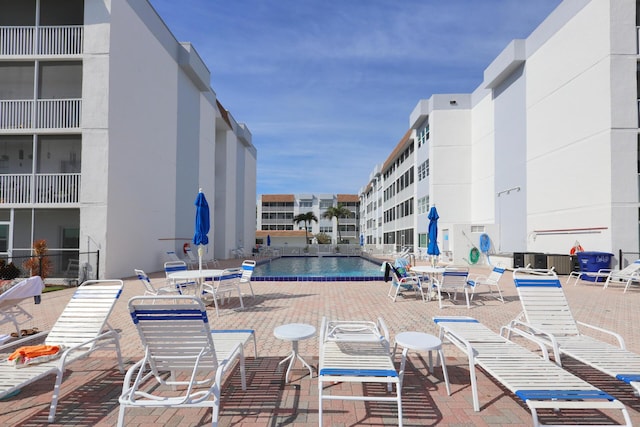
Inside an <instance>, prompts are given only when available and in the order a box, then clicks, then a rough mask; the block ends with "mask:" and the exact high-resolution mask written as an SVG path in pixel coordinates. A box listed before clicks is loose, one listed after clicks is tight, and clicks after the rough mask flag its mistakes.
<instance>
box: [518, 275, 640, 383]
mask: <svg viewBox="0 0 640 427" xmlns="http://www.w3.org/2000/svg"><path fill="white" fill-rule="evenodd" d="M513 279H514V282H515V285H516V290H517V291H518V295H519V297H520V302H521V303H522V309H523V311H522V313H521V314H520V316H518V318H516V319H514V320H512V321H511V322H510V324H509V326H510V328H511V329H512V330H513V329H517V330H518V331H520V333H521V334H522V335H524V336H526V337H529V338H532V339H536V340H539V341H542V342H544V343H545V344H546V345H547V346H549V347H550V348H552V349H553V355H554V360H555V362H556V363H557V364H558V365H560V366H562V360H561V356H562V355H566V356H569V357H572V358H574V359H576V360H578V361H579V362H582V363H584V364H586V365H588V366H591V367H593V368H595V369H597V370H599V371H601V372H603V373H605V374H607V375H610V376H612V377H614V378H617V379H619V380H622V381H624V382H626V383H628V384H629V385H631V386H632V387H633V388H634V389H635V393H636V394H640V355H638V354H636V353H632V352H630V351H628V350H627V349H626V347H625V343H624V339H623V338H622V336H620V335H619V334H617V333H615V332H613V331H609V330H606V329H603V328H600V327H597V326H594V325H590V324H588V323H583V322H579V321H576V320H575V319H574V317H573V315H572V314H571V309H570V307H569V304H568V302H567V299H566V296H565V294H564V291H563V289H562V285H561V284H560V280H559V279H558V276H556V275H555V273H549V274H547V275H539V274H529V272H528V271H527V270H525V269H516V270H515V271H514V272H513ZM578 326H581V327H583V328H588V329H592V330H594V331H597V332H598V333H604V334H607V335H608V336H610V337H612V339H615V340H616V341H617V343H618V344H617V345H613V344H609V343H607V342H605V341H602V340H600V339H597V338H593V337H591V336H589V335H585V334H583V333H582V332H581V331H580V329H579V328H578Z"/></svg>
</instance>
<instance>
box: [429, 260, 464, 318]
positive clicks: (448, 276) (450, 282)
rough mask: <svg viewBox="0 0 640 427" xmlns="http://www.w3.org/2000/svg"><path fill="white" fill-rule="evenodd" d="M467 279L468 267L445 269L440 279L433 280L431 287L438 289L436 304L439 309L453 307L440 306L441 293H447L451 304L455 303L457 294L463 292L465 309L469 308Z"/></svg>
mask: <svg viewBox="0 0 640 427" xmlns="http://www.w3.org/2000/svg"><path fill="white" fill-rule="evenodd" d="M468 278H469V268H468V267H446V268H445V269H444V272H443V273H442V277H441V278H440V279H435V278H434V279H433V286H435V287H436V289H438V304H439V306H440V308H444V307H451V306H453V305H449V306H445V305H443V304H442V301H443V296H442V294H443V293H447V294H448V295H449V300H450V301H452V302H453V301H455V299H456V297H457V295H458V292H464V296H465V299H466V300H467V308H471V304H470V302H469V288H470V287H471V286H469V284H468V283H467V279H468Z"/></svg>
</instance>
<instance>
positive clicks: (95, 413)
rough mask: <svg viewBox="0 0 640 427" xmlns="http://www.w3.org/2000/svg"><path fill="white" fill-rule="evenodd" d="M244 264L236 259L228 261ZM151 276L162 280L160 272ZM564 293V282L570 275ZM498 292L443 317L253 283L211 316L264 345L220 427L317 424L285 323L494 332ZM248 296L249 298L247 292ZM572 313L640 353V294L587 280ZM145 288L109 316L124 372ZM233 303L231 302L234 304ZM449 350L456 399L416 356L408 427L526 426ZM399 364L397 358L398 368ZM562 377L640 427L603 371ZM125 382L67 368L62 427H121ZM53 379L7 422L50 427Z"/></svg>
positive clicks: (307, 352)
mask: <svg viewBox="0 0 640 427" xmlns="http://www.w3.org/2000/svg"><path fill="white" fill-rule="evenodd" d="M226 264H227V265H239V264H240V260H229V261H226ZM486 272H488V268H487V267H474V268H473V269H472V276H473V275H474V274H480V273H486ZM152 279H153V280H154V282H155V281H158V283H159V284H160V283H163V282H164V279H163V275H162V274H160V273H156V274H153V275H152ZM562 280H563V284H564V278H562ZM501 286H502V290H503V293H504V295H505V299H506V303H505V304H502V303H501V302H500V301H498V300H496V299H493V298H489V297H488V294H486V295H485V294H480V295H476V298H475V299H474V304H473V308H472V309H471V310H467V309H466V307H464V305H463V304H461V305H460V306H459V307H454V308H445V309H443V310H440V309H439V308H438V303H437V301H431V302H427V303H425V302H422V301H419V300H417V299H416V298H414V296H413V294H409V295H407V296H405V297H401V298H399V299H398V301H397V302H395V303H393V302H392V301H391V300H390V299H389V298H388V297H387V289H388V284H386V283H384V282H253V289H254V291H255V293H256V296H255V298H251V296H250V295H249V296H245V310H238V309H237V307H238V305H237V304H236V303H235V302H234V301H233V300H232V301H231V305H227V306H223V308H222V310H221V314H220V317H216V315H215V310H214V309H213V308H211V316H210V322H211V324H212V328H215V329H227V328H229V329H230V328H252V329H255V330H256V334H257V338H258V353H259V354H258V357H257V358H255V357H254V354H253V350H252V347H248V349H247V355H248V356H249V357H248V359H247V373H248V388H247V391H242V389H241V387H240V379H239V374H238V373H237V371H236V372H234V373H233V374H232V375H230V376H228V377H226V379H225V384H224V386H223V398H222V409H221V413H220V426H284V425H292V426H317V424H318V389H317V381H316V378H315V372H314V378H309V372H308V370H306V369H305V368H304V367H303V366H302V365H301V364H300V363H298V364H296V366H295V369H294V370H293V371H292V374H291V382H290V383H285V381H284V376H285V372H284V370H279V369H278V362H279V361H280V360H281V359H282V358H284V357H285V356H286V355H288V354H289V353H290V351H291V343H290V342H289V341H283V340H278V339H276V338H275V337H274V336H273V329H274V328H275V327H276V326H278V325H282V324H285V323H292V322H297V323H309V324H312V325H314V326H316V327H319V325H320V320H321V318H322V316H327V317H328V318H334V319H353V320H355V319H358V320H370V319H371V320H373V319H375V318H376V317H378V316H381V317H382V318H383V319H384V320H385V322H386V323H387V325H388V327H389V329H390V333H391V338H392V339H393V336H394V335H395V334H397V333H399V332H403V331H412V330H413V331H422V332H427V333H431V334H437V332H436V328H435V325H434V324H433V322H432V321H431V318H432V317H433V316H436V315H469V316H473V317H475V318H477V319H479V320H480V321H482V322H483V323H484V324H486V325H487V326H489V327H490V328H492V329H493V330H496V331H497V330H499V328H500V327H501V326H503V325H505V324H506V323H508V322H509V320H511V319H513V318H514V317H515V316H516V315H517V314H518V313H519V312H520V303H519V301H518V298H517V296H516V291H515V288H514V286H513V281H512V278H511V274H510V273H509V272H508V273H505V275H504V276H503V278H502V281H501ZM245 291H247V289H245ZM565 291H566V293H567V296H568V299H569V302H570V304H571V306H572V311H573V313H574V316H575V317H576V318H577V319H578V320H582V321H585V322H588V323H592V324H596V325H600V326H602V327H605V328H609V329H613V330H615V331H617V332H619V333H620V334H621V335H622V336H623V337H624V338H625V340H626V344H627V347H628V348H629V349H630V350H632V351H635V352H639V353H640V333H639V332H638V324H639V321H640V314H639V310H638V307H639V306H640V289H638V288H634V289H632V290H630V291H629V292H627V293H626V294H624V293H623V292H622V288H621V287H610V288H609V289H606V290H603V289H602V286H601V285H597V284H587V283H586V282H581V283H580V284H578V285H577V286H573V285H569V286H566V287H565ZM143 292H144V290H143V287H142V285H141V284H140V283H139V282H138V280H137V279H134V278H128V279H126V280H125V289H124V292H123V295H122V297H121V300H120V301H119V302H118V303H117V305H116V307H115V309H114V312H113V314H112V316H111V318H110V323H111V325H112V326H113V327H114V328H116V329H118V330H120V331H121V333H122V337H121V344H122V352H123V357H124V359H125V363H126V366H127V367H128V366H131V364H133V363H134V362H135V361H137V360H138V359H139V358H140V357H141V354H142V348H141V346H140V343H139V339H138V337H137V335H135V330H134V328H133V325H132V323H131V319H130V318H129V315H128V312H127V301H128V299H129V298H130V297H132V296H135V295H142V294H143ZM72 293H73V289H68V290H63V291H58V292H52V293H47V294H44V295H43V298H42V304H40V305H33V303H32V302H30V301H29V302H25V303H24V306H25V308H26V309H27V310H29V311H30V312H31V313H32V314H33V315H34V320H33V321H32V322H31V324H26V325H23V327H38V328H40V329H41V330H46V329H48V328H49V327H50V326H51V324H52V323H53V322H54V321H55V319H56V318H57V316H58V315H59V313H60V312H61V311H62V308H63V307H64V305H65V304H66V303H67V301H68V300H69V298H70V296H71V294H72ZM459 298H460V296H459ZM234 304H235V305H234ZM444 351H445V354H446V359H447V366H448V368H449V378H450V381H451V389H452V395H451V396H447V393H446V390H445V386H444V381H443V379H442V373H441V370H440V368H439V367H437V368H435V370H434V374H429V372H428V370H427V364H428V357H427V355H426V354H418V353H413V352H410V353H409V359H408V362H407V366H408V368H407V374H406V375H405V382H404V386H403V390H402V394H403V411H404V418H403V420H404V423H405V425H407V426H418V425H419V426H429V425H447V426H483V425H491V426H520V425H530V424H531V416H530V413H529V411H528V409H527V408H526V406H525V405H523V404H522V403H521V402H520V400H519V399H517V398H516V397H515V396H514V395H512V394H511V393H510V392H509V391H507V390H506V389H504V388H502V387H501V386H500V385H499V384H498V383H496V382H494V381H493V380H492V379H491V378H489V377H487V376H486V375H485V374H484V373H482V372H479V374H478V390H479V393H480V404H481V411H480V412H474V411H473V406H472V400H471V389H470V385H469V371H468V369H469V367H468V363H467V360H466V358H465V357H464V356H463V355H462V353H460V352H459V351H458V350H457V349H456V348H455V347H454V346H452V345H451V344H445V346H444ZM300 354H301V355H302V356H303V357H304V358H305V360H307V361H308V362H309V363H310V364H311V365H312V366H313V367H314V368H315V367H316V366H317V362H318V342H317V338H313V339H309V340H305V341H302V342H300ZM397 362H398V363H397V365H399V361H397ZM564 366H565V368H567V369H568V370H570V371H572V372H574V373H576V374H578V375H580V376H582V377H583V378H585V379H586V380H588V381H590V382H591V383H593V384H594V385H595V386H597V387H599V388H601V389H603V390H604V391H606V392H608V393H610V394H612V395H613V396H615V397H616V398H618V399H619V400H621V401H622V402H624V403H625V404H626V405H627V407H628V408H629V412H630V414H631V416H632V419H633V422H634V424H637V425H640V399H639V398H638V397H637V396H634V394H633V391H632V388H631V387H629V386H627V385H625V384H623V383H621V382H619V381H616V380H614V379H612V378H609V377H607V376H605V375H602V374H600V373H599V372H597V371H595V370H593V369H591V368H588V367H586V366H584V365H581V364H580V363H578V362H575V361H571V360H570V359H566V363H565V365H564ZM122 379H123V375H122V374H120V372H119V371H118V369H117V368H116V361H115V357H113V354H109V353H106V352H96V353H95V354H94V356H92V357H90V358H88V359H85V361H82V362H79V363H75V364H72V365H70V366H69V368H68V370H67V372H66V375H65V380H64V382H63V384H62V389H61V398H60V401H59V406H58V411H57V415H56V422H55V423H54V424H50V425H52V426H55V425H64V426H94V425H99V426H113V425H115V424H116V420H117V414H118V396H119V394H120V391H121V387H122ZM53 382H54V377H53V376H50V377H49V378H47V379H44V380H41V381H40V382H37V383H35V384H32V385H30V386H27V387H25V388H23V389H22V391H21V393H20V394H18V395H17V396H15V397H12V398H7V399H4V400H1V401H0V425H7V426H8V425H12V426H41V425H47V414H48V410H49V403H50V399H51V394H52V390H53ZM333 387H335V388H336V389H341V390H349V389H353V390H354V392H353V393H354V394H359V395H361V394H362V393H363V392H364V393H371V394H374V393H382V392H384V389H382V388H381V387H380V386H378V385H370V386H369V385H366V386H364V389H363V386H362V385H359V384H344V383H343V384H335V385H333ZM324 408H325V425H327V426H328V425H330V426H358V425H362V426H376V425H396V424H397V418H396V413H395V405H393V404H388V403H364V402H346V401H333V402H326V403H325V406H324ZM587 418H588V420H586V419H585V420H584V421H585V422H604V423H609V422H611V423H612V424H613V423H615V422H620V421H621V417H620V416H619V413H611V414H609V413H606V414H605V413H599V412H595V411H594V413H593V414H589V417H587ZM548 420H552V421H553V422H557V423H560V424H563V423H567V424H571V423H575V422H576V419H575V418H573V417H572V416H571V414H564V413H562V414H560V415H554V414H553V413H550V414H549V416H548V419H547V418H545V420H543V421H548ZM210 423H211V411H210V410H204V409H192V408H184V409H133V410H129V411H128V412H127V426H133V427H143V426H156V425H165V426H200V425H210Z"/></svg>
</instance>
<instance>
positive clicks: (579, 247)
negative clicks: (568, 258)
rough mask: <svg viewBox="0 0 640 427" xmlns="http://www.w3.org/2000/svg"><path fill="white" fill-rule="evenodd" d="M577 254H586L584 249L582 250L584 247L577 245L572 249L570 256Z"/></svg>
mask: <svg viewBox="0 0 640 427" xmlns="http://www.w3.org/2000/svg"><path fill="white" fill-rule="evenodd" d="M576 252H584V249H582V246H580V245H576V246H574V247H572V248H571V250H570V251H569V255H575V254H576Z"/></svg>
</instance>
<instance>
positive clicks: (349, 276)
mask: <svg viewBox="0 0 640 427" xmlns="http://www.w3.org/2000/svg"><path fill="white" fill-rule="evenodd" d="M382 276H383V273H382V272H381V271H380V264H377V263H375V262H372V261H369V260H367V259H365V258H360V257H340V256H325V257H313V256H310V257H284V258H277V259H274V260H271V261H266V262H260V263H259V264H258V265H257V266H256V268H255V270H254V271H253V276H252V277H251V280H257V281H260V280H263V281H369V280H382Z"/></svg>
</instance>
